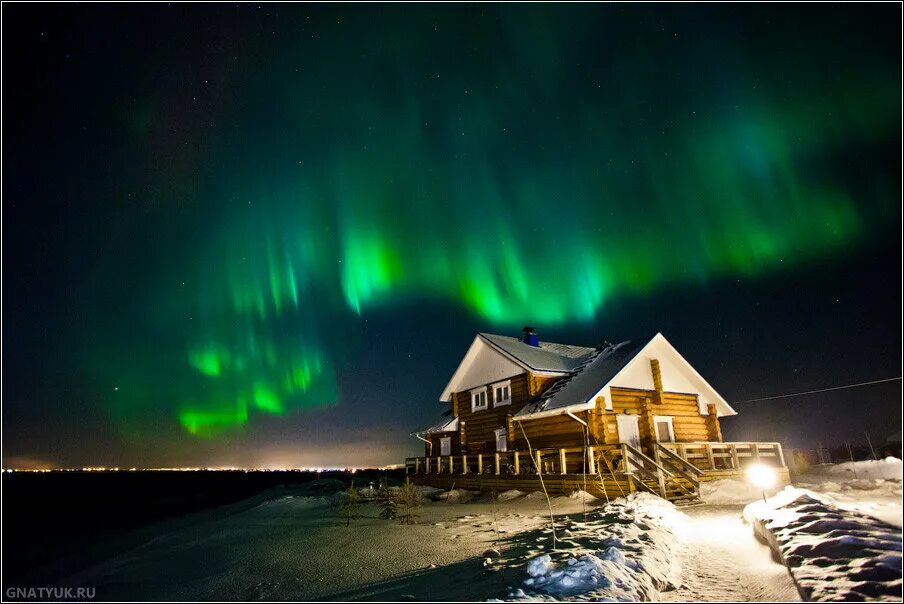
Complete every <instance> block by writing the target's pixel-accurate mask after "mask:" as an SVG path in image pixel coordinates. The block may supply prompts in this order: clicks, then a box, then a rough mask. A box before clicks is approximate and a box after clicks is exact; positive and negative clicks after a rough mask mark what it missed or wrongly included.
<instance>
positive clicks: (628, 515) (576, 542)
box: [507, 493, 686, 601]
mask: <svg viewBox="0 0 904 604" xmlns="http://www.w3.org/2000/svg"><path fill="white" fill-rule="evenodd" d="M682 519H684V520H686V518H684V515H683V514H681V513H680V512H678V511H677V510H676V509H675V507H674V506H673V505H672V504H671V503H669V502H667V501H665V500H663V499H660V498H658V497H655V496H653V495H649V494H646V493H634V494H632V495H630V496H629V497H628V498H627V499H624V498H622V499H617V500H615V501H613V502H611V503H610V504H608V505H606V506H605V507H603V508H602V509H601V510H599V511H594V512H593V513H592V517H591V519H590V520H588V521H587V522H579V521H568V520H566V521H564V525H563V522H562V521H561V520H559V521H557V531H556V532H557V534H558V536H559V538H560V539H564V541H561V542H560V543H559V547H558V548H557V551H555V552H552V553H549V554H543V555H540V556H537V557H535V558H533V559H531V560H530V561H529V562H528V564H527V568H526V572H527V578H525V579H524V581H523V587H520V588H517V589H514V590H512V591H510V593H509V595H508V598H507V599H510V600H537V599H541V600H542V599H559V598H563V597H564V598H578V599H581V600H620V601H638V600H655V599H657V596H658V595H659V592H660V591H663V590H665V589H667V588H669V587H671V586H675V585H677V584H678V583H679V580H678V576H679V569H678V568H677V565H676V564H675V563H674V557H673V556H670V554H669V552H670V550H672V549H673V548H674V547H675V535H674V533H673V530H672V525H674V524H675V523H678V522H682V521H683V520H682Z"/></svg>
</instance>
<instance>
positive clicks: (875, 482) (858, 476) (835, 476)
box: [797, 457, 902, 526]
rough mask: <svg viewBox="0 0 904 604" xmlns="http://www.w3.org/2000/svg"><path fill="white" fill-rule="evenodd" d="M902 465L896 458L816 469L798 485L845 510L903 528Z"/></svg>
mask: <svg viewBox="0 0 904 604" xmlns="http://www.w3.org/2000/svg"><path fill="white" fill-rule="evenodd" d="M901 466H902V464H901V460H900V459H896V458H894V457H887V458H886V459H883V460H880V461H855V462H845V463H841V464H833V465H822V466H814V468H813V470H812V471H810V472H808V473H806V474H802V475H800V476H799V477H798V481H797V484H798V486H800V487H802V488H805V489H808V490H810V491H816V492H818V493H819V494H820V496H821V498H822V499H823V500H826V501H829V502H830V503H832V504H834V505H836V506H838V507H840V508H842V509H845V510H851V511H856V512H861V513H863V514H867V515H869V516H873V517H875V518H878V519H879V520H882V521H883V522H888V523H889V524H894V525H895V526H901V524H902V522H901V520H902V506H901V498H902V490H901Z"/></svg>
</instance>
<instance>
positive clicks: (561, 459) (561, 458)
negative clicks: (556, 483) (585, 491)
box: [559, 449, 568, 474]
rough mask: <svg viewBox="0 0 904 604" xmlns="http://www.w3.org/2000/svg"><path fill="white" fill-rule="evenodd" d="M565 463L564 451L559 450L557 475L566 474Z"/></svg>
mask: <svg viewBox="0 0 904 604" xmlns="http://www.w3.org/2000/svg"><path fill="white" fill-rule="evenodd" d="M565 463H566V462H565V449H559V474H568V470H567V469H566V468H565Z"/></svg>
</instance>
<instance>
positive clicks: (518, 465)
mask: <svg viewBox="0 0 904 604" xmlns="http://www.w3.org/2000/svg"><path fill="white" fill-rule="evenodd" d="M514 455H515V474H520V473H521V460H520V459H519V457H520V455H519V453H518V451H515V453H514Z"/></svg>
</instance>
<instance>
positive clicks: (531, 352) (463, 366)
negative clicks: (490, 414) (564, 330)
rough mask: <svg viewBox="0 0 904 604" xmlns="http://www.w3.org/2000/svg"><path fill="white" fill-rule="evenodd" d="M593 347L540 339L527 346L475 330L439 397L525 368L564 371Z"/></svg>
mask: <svg viewBox="0 0 904 604" xmlns="http://www.w3.org/2000/svg"><path fill="white" fill-rule="evenodd" d="M593 351H594V349H593V348H587V347H586V346H570V345H568V344H557V343H555V342H540V343H539V346H531V345H530V344H525V343H524V342H522V341H521V340H519V339H518V338H513V337H509V336H500V335H497V334H492V333H479V334H477V335H476V336H475V337H474V341H473V342H472V343H471V346H470V348H468V352H467V353H465V356H464V358H463V359H462V360H461V362H460V363H459V364H458V368H457V369H456V370H455V373H454V374H453V375H452V378H451V379H450V380H449V383H448V384H446V387H445V389H443V392H442V394H440V397H439V400H441V401H447V402H448V401H450V400H452V393H453V392H461V391H463V390H467V389H469V388H473V387H475V386H480V385H482V384H489V383H492V382H493V381H495V380H502V379H506V378H510V377H512V376H513V375H517V374H519V373H524V372H525V371H530V372H532V373H540V374H544V375H550V376H560V375H568V373H570V372H571V371H572V370H573V369H574V368H575V367H577V366H578V365H580V364H581V362H582V360H583V359H584V358H586V357H587V356H589V355H590V354H591V353H592V352H593Z"/></svg>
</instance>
